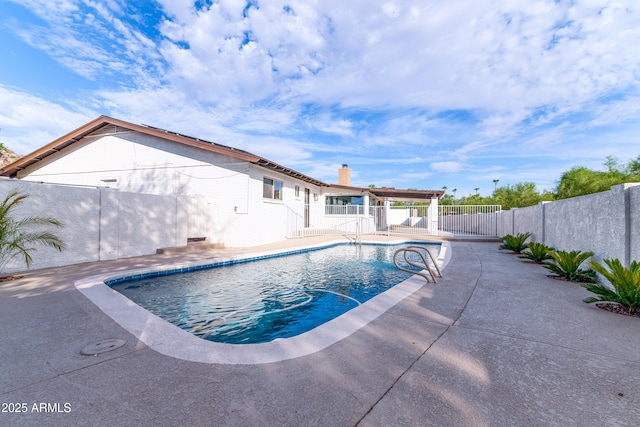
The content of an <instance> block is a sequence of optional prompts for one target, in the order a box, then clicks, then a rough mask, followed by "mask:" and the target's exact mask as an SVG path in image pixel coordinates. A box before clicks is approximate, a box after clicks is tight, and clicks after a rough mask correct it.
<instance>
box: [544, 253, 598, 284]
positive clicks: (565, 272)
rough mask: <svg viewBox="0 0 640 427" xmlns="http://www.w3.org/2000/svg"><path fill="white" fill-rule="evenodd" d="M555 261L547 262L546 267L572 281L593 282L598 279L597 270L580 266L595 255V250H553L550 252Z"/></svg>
mask: <svg viewBox="0 0 640 427" xmlns="http://www.w3.org/2000/svg"><path fill="white" fill-rule="evenodd" d="M549 255H550V256H551V258H553V261H554V262H545V263H544V266H545V268H547V269H549V270H550V271H551V272H552V273H555V274H557V275H558V276H560V277H564V278H565V279H567V280H571V281H572V282H588V283H593V282H595V279H596V272H595V271H593V270H591V269H587V270H583V269H581V268H580V266H581V265H582V263H583V262H585V261H586V260H587V259H588V258H589V257H592V256H593V252H590V251H588V252H582V251H571V252H567V251H552V252H549Z"/></svg>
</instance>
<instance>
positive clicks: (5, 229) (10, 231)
mask: <svg viewBox="0 0 640 427" xmlns="http://www.w3.org/2000/svg"><path fill="white" fill-rule="evenodd" d="M27 197H29V196H28V195H27V194H21V193H20V192H19V191H17V190H13V191H11V192H9V194H7V196H6V197H5V198H4V200H3V201H2V202H0V272H1V271H2V270H3V269H4V267H5V265H6V264H7V262H9V261H10V260H11V259H13V258H14V257H16V256H21V257H24V263H25V264H26V266H27V268H28V267H29V266H30V264H31V261H32V258H31V252H32V251H34V250H35V249H36V248H35V247H36V246H37V245H42V246H48V247H51V248H54V249H56V250H58V251H62V250H63V249H64V248H65V244H64V242H63V241H62V240H61V239H60V238H59V237H58V236H56V235H55V234H53V233H52V232H50V231H43V230H42V228H43V227H50V226H53V227H62V226H63V225H62V223H61V222H60V221H58V220H56V219H54V218H48V217H41V216H27V217H25V218H21V219H16V218H14V217H13V215H12V212H13V211H14V210H15V208H17V207H18V206H19V205H20V204H21V203H22V202H24V200H25V199H26V198H27Z"/></svg>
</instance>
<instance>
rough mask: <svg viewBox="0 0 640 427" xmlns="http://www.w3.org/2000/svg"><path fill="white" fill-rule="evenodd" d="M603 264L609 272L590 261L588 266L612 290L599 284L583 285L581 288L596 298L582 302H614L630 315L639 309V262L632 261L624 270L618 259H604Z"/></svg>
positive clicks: (600, 265)
mask: <svg viewBox="0 0 640 427" xmlns="http://www.w3.org/2000/svg"><path fill="white" fill-rule="evenodd" d="M604 262H605V264H607V266H608V267H609V270H607V269H606V268H605V267H604V266H603V265H602V264H599V263H597V262H595V261H591V263H590V265H591V268H592V269H593V270H595V271H596V272H598V273H600V274H602V276H604V278H605V279H607V280H608V281H609V283H611V285H612V286H613V289H611V288H610V287H608V286H605V285H603V284H600V283H598V284H584V285H582V286H583V287H584V288H585V289H587V290H588V291H590V292H593V293H594V294H596V295H597V296H598V297H597V298H596V297H589V298H585V299H584V302H586V303H592V302H597V301H609V302H615V303H618V304H620V305H622V306H623V307H624V308H625V309H626V310H627V311H628V312H629V314H631V313H632V312H633V311H634V310H637V309H638V308H640V262H638V261H632V262H631V265H630V266H629V268H625V267H624V266H623V265H622V263H621V262H620V260H619V259H605V260H604Z"/></svg>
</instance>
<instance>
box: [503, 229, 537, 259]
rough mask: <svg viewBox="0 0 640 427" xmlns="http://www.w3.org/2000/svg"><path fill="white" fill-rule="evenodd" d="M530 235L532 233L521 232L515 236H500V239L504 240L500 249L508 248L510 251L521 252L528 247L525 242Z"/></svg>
mask: <svg viewBox="0 0 640 427" xmlns="http://www.w3.org/2000/svg"><path fill="white" fill-rule="evenodd" d="M529 237H531V233H519V234H516V235H515V236H512V235H511V234H507V235H506V236H504V237H501V238H500V240H502V245H501V246H500V248H499V249H501V250H502V249H506V250H508V251H512V252H515V253H517V254H519V253H520V252H522V251H523V250H524V249H526V247H527V244H526V243H525V241H526V240H527V239H528V238H529Z"/></svg>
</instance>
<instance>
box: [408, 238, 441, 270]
mask: <svg viewBox="0 0 640 427" xmlns="http://www.w3.org/2000/svg"><path fill="white" fill-rule="evenodd" d="M407 248H410V249H422V250H424V251H426V252H427V254H429V258H430V259H431V262H432V263H433V266H434V267H435V268H436V271H437V272H438V276H440V277H442V271H440V267H439V266H438V263H437V262H436V259H435V258H434V257H433V254H432V253H431V251H430V250H429V248H425V247H424V246H415V245H411V246H407Z"/></svg>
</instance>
